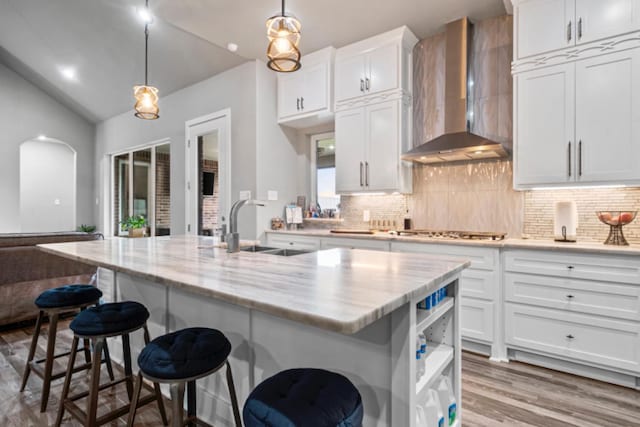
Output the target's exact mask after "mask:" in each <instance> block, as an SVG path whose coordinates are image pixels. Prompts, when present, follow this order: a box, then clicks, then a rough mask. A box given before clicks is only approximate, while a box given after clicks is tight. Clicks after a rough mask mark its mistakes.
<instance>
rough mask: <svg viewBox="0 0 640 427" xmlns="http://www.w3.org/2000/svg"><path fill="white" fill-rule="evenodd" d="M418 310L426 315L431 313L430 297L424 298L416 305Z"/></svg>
mask: <svg viewBox="0 0 640 427" xmlns="http://www.w3.org/2000/svg"><path fill="white" fill-rule="evenodd" d="M418 308H419V309H420V310H424V311H426V312H427V314H428V313H430V312H431V296H428V297H426V298H425V299H424V300H422V301H420V303H419V304H418Z"/></svg>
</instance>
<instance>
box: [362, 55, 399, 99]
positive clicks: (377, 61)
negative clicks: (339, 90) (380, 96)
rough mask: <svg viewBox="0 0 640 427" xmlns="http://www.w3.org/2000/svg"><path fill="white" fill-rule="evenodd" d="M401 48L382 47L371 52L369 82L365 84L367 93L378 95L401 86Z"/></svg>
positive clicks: (369, 56)
mask: <svg viewBox="0 0 640 427" xmlns="http://www.w3.org/2000/svg"><path fill="white" fill-rule="evenodd" d="M399 48H400V47H399V46H398V45H397V44H392V45H388V46H382V47H379V48H377V49H374V50H372V51H371V52H369V55H368V58H369V61H368V62H369V64H368V65H369V70H368V76H367V77H366V78H368V79H369V80H368V81H366V82H365V89H366V92H367V93H377V92H382V91H385V90H389V89H395V88H397V87H399V86H400V84H399V81H398V79H399V70H400V62H399V61H400V55H399V52H398V50H399Z"/></svg>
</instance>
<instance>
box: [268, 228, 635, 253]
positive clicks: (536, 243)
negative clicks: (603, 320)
mask: <svg viewBox="0 0 640 427" xmlns="http://www.w3.org/2000/svg"><path fill="white" fill-rule="evenodd" d="M266 232H267V233H275V234H292V235H298V236H312V237H318V238H320V237H331V238H347V239H366V240H382V241H391V242H412V243H429V244H443V245H461V246H481V247H491V248H505V249H538V250H550V251H567V252H581V253H591V254H603V255H632V256H633V255H640V245H630V246H613V245H605V244H604V243H599V242H585V241H578V242H574V243H569V242H567V243H563V242H555V241H553V240H535V239H509V238H507V239H505V240H497V241H496V240H469V239H460V240H447V239H438V238H429V237H419V236H398V235H393V234H389V233H384V232H380V233H375V234H343V233H331V232H330V231H329V230H319V229H306V230H278V231H272V230H267V231H266Z"/></svg>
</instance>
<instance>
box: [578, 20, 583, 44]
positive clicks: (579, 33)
mask: <svg viewBox="0 0 640 427" xmlns="http://www.w3.org/2000/svg"><path fill="white" fill-rule="evenodd" d="M581 39H582V17H580V19H578V40H581Z"/></svg>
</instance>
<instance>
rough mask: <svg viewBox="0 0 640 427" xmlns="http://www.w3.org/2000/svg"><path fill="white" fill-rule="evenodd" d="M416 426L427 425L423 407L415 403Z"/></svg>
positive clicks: (424, 426)
mask: <svg viewBox="0 0 640 427" xmlns="http://www.w3.org/2000/svg"><path fill="white" fill-rule="evenodd" d="M416 427H429V424H427V417H426V415H425V413H424V408H423V407H422V406H420V405H416Z"/></svg>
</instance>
